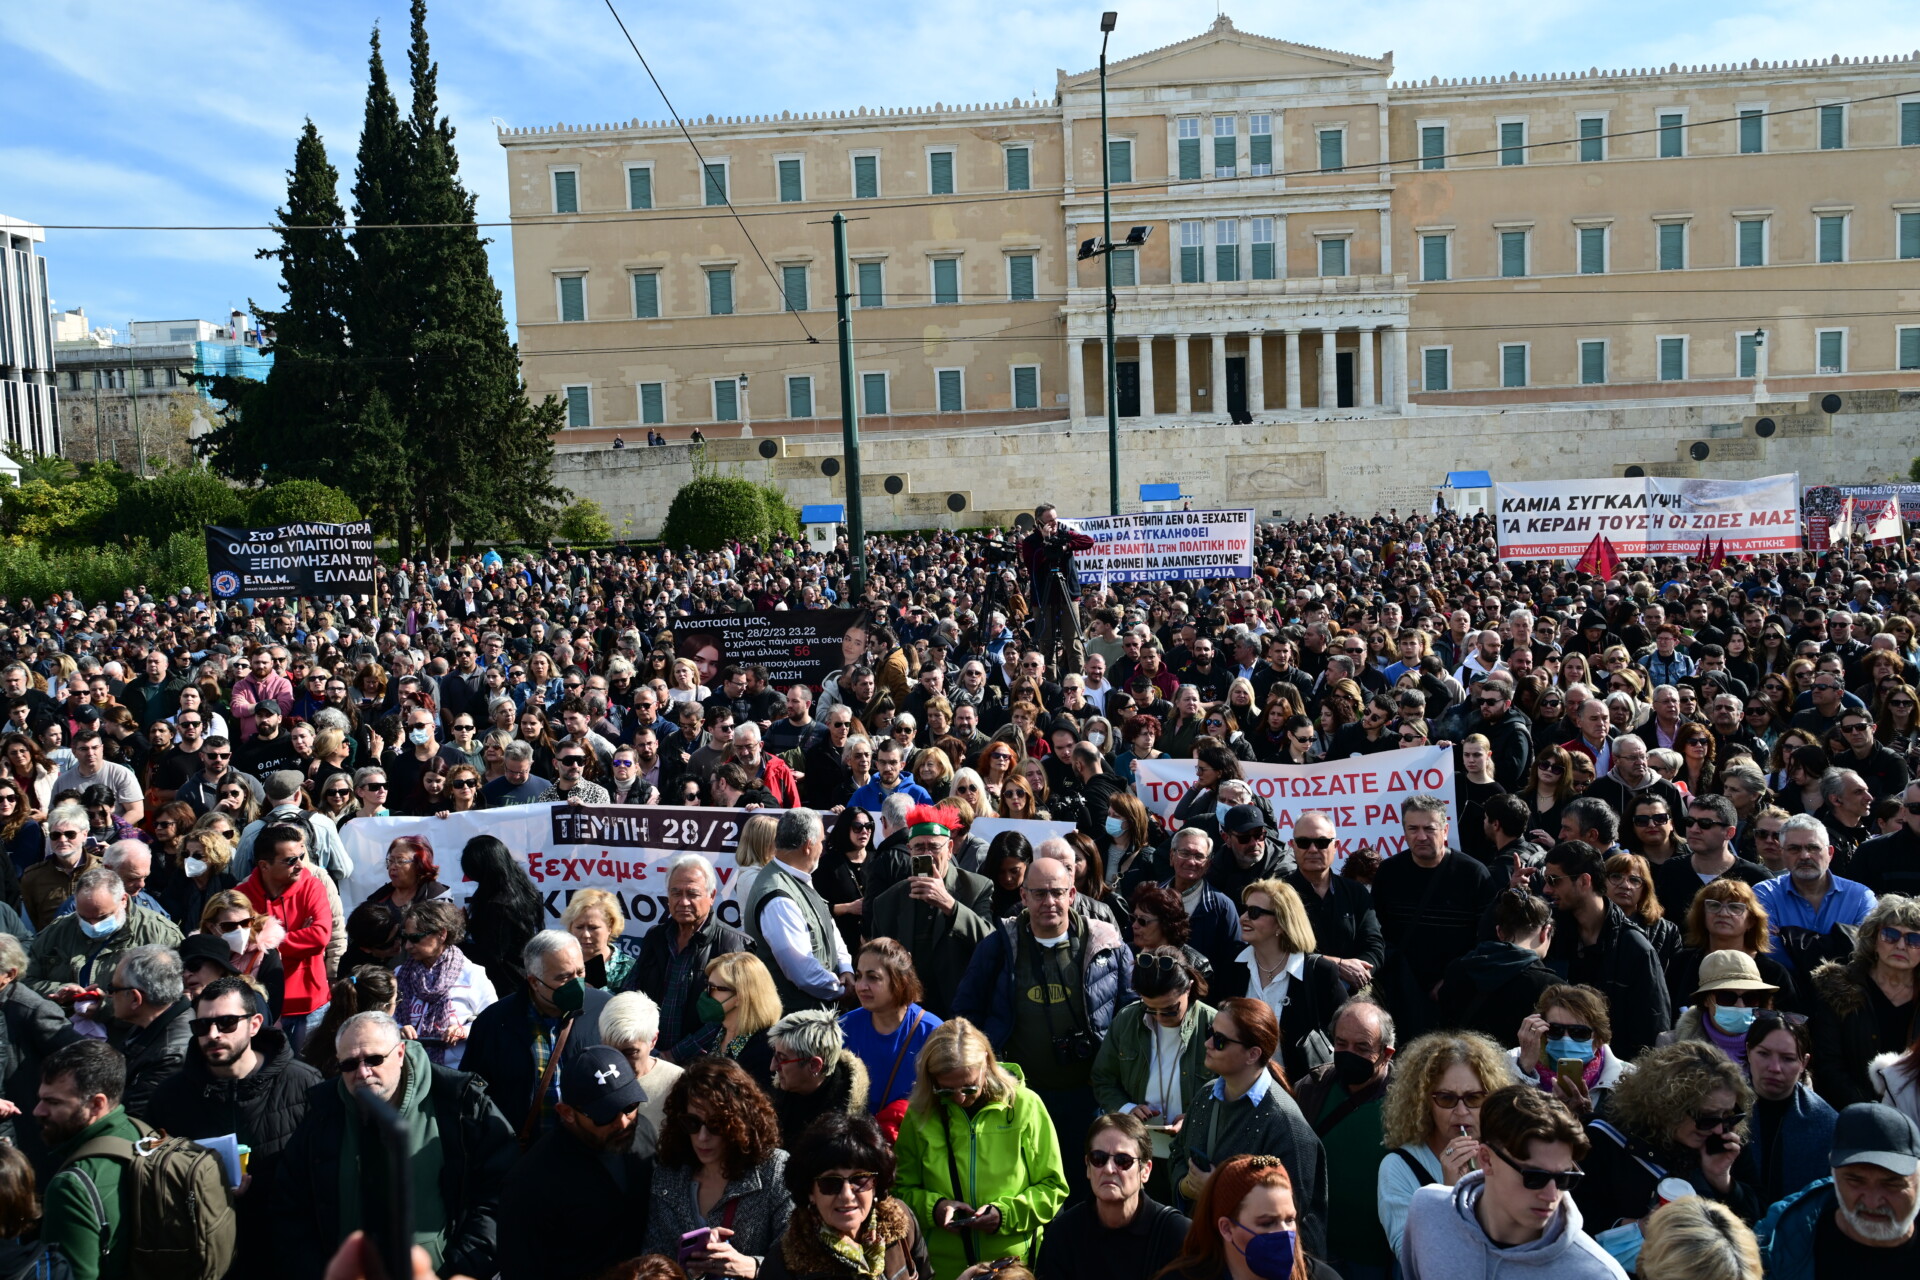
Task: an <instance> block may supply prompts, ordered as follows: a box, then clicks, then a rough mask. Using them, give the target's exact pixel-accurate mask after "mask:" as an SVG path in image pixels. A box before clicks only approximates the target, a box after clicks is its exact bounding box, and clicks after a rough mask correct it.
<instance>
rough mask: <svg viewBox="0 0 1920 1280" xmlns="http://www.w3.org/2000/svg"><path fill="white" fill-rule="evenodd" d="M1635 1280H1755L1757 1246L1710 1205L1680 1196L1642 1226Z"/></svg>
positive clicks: (1747, 1230) (1719, 1207)
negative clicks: (1637, 1278) (1636, 1279)
mask: <svg viewBox="0 0 1920 1280" xmlns="http://www.w3.org/2000/svg"><path fill="white" fill-rule="evenodd" d="M1642 1229H1643V1234H1644V1239H1642V1241H1641V1243H1640V1260H1639V1262H1638V1264H1637V1265H1636V1267H1635V1270H1634V1274H1635V1275H1636V1276H1638V1277H1639V1278H1640V1280H1760V1277H1761V1276H1762V1275H1763V1274H1764V1271H1763V1269H1762V1266H1761V1262H1760V1242H1759V1241H1758V1240H1756V1239H1755V1238H1754V1234H1753V1228H1752V1227H1749V1226H1748V1225H1747V1224H1746V1223H1744V1222H1742V1221H1741V1220H1740V1216H1739V1215H1738V1214H1736V1213H1734V1212H1733V1210H1731V1209H1729V1208H1727V1207H1726V1206H1725V1205H1723V1204H1721V1203H1719V1202H1718V1201H1715V1200H1708V1199H1706V1198H1705V1197H1702V1196H1681V1197H1680V1198H1679V1199H1678V1200H1675V1201H1673V1202H1672V1203H1671V1204H1665V1205H1662V1206H1660V1207H1659V1208H1658V1209H1655V1210H1654V1211H1653V1212H1652V1213H1650V1214H1648V1215H1647V1219H1646V1221H1645V1223H1644V1224H1642Z"/></svg>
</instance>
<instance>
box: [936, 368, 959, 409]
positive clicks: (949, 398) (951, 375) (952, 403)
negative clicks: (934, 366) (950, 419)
mask: <svg viewBox="0 0 1920 1280" xmlns="http://www.w3.org/2000/svg"><path fill="white" fill-rule="evenodd" d="M938 377H939V380H940V412H942V413H959V412H960V410H961V409H962V408H963V406H962V405H961V403H960V371H959V370H958V369H942V370H940V371H939V374H938Z"/></svg>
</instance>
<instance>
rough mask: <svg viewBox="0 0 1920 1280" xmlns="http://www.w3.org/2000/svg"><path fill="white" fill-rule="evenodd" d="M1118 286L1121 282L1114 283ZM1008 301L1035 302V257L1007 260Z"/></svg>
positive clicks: (1022, 255)
mask: <svg viewBox="0 0 1920 1280" xmlns="http://www.w3.org/2000/svg"><path fill="white" fill-rule="evenodd" d="M1115 274H1116V275H1117V274H1118V273H1117V272H1116V273H1115ZM1114 283H1115V284H1118V283H1119V281H1117V280H1116V281H1114ZM1007 300H1008V301H1009V302H1032V301H1033V256H1032V255H1031V254H1024V253H1018V254H1014V255H1013V256H1012V257H1010V258H1008V259H1007Z"/></svg>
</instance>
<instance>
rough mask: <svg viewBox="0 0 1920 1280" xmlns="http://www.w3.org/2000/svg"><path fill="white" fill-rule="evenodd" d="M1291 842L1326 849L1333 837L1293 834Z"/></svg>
mask: <svg viewBox="0 0 1920 1280" xmlns="http://www.w3.org/2000/svg"><path fill="white" fill-rule="evenodd" d="M1293 842H1294V844H1296V845H1298V846H1299V847H1300V848H1302V849H1326V848H1330V847H1331V846H1332V845H1333V837H1332V836H1295V837H1294V838H1293ZM1246 910H1247V911H1259V910H1263V908H1260V907H1248V908H1247V909H1246ZM1242 914H1245V912H1243V913H1242ZM1267 914H1269V915H1271V914H1272V913H1271V912H1268V913H1267Z"/></svg>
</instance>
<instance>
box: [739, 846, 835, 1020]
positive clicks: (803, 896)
mask: <svg viewBox="0 0 1920 1280" xmlns="http://www.w3.org/2000/svg"><path fill="white" fill-rule="evenodd" d="M826 843H827V837H826V828H825V827H824V826H822V825H821V822H820V815H819V814H817V813H815V812H814V811H813V810H811V809H789V810H787V811H786V812H785V813H783V814H781V815H780V825H779V827H778V828H776V829H775V831H774V834H773V861H772V862H769V863H768V864H767V865H766V866H765V867H764V868H762V870H761V872H760V874H759V875H757V876H755V877H754V879H753V888H752V890H751V891H750V892H749V893H748V894H747V901H746V905H745V915H746V919H745V920H744V921H743V923H744V924H745V925H746V929H747V934H748V936H750V937H751V938H752V939H753V952H754V954H755V955H757V956H759V957H760V961H761V963H762V964H764V965H766V966H767V970H768V972H770V973H772V974H773V985H774V989H775V990H777V991H778V992H779V993H780V1005H781V1007H782V1008H783V1009H785V1010H786V1012H788V1013H798V1012H800V1011H801V1010H802V1009H831V1008H833V1007H834V1006H835V1005H836V1004H838V1003H839V1000H840V995H841V993H842V992H843V991H846V990H849V989H850V988H851V987H852V985H853V957H852V956H850V955H848V954H847V945H846V943H845V942H843V941H842V940H841V938H840V930H839V929H838V928H836V927H835V926H834V922H833V911H832V909H831V908H830V907H828V906H827V901H826V899H825V898H822V897H821V896H820V894H819V893H818V892H817V891H816V890H815V889H814V887H813V869H814V868H815V867H817V866H819V865H820V851H821V850H822V849H824V848H825V847H826Z"/></svg>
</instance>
